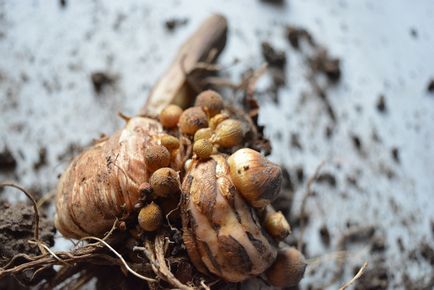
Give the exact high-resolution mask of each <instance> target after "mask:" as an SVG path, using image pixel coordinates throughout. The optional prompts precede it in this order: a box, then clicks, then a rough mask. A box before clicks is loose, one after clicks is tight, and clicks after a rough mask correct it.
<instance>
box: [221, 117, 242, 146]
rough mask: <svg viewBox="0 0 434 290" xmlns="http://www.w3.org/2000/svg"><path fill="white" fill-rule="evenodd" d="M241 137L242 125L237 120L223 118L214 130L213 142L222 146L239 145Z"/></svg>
mask: <svg viewBox="0 0 434 290" xmlns="http://www.w3.org/2000/svg"><path fill="white" fill-rule="evenodd" d="M243 138H244V132H243V127H242V124H241V122H240V121H238V120H234V119H227V120H224V121H223V122H221V123H220V124H219V125H218V126H217V128H216V130H215V142H216V143H217V144H218V145H220V146H221V147H224V148H231V147H234V146H238V145H240V144H241V143H242V142H243Z"/></svg>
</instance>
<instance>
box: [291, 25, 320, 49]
mask: <svg viewBox="0 0 434 290" xmlns="http://www.w3.org/2000/svg"><path fill="white" fill-rule="evenodd" d="M286 37H287V38H288V40H289V43H290V44H291V46H292V47H293V48H294V49H297V50H298V49H300V45H301V42H302V41H306V42H307V43H309V44H310V45H311V46H315V42H314V40H313V37H312V35H311V34H310V33H309V32H308V31H307V30H306V29H304V28H301V27H297V26H292V25H289V26H287V27H286Z"/></svg>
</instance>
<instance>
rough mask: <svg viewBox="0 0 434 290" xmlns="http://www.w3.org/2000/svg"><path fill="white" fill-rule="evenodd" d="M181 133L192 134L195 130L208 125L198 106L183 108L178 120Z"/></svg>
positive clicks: (203, 113) (206, 118)
mask: <svg viewBox="0 0 434 290" xmlns="http://www.w3.org/2000/svg"><path fill="white" fill-rule="evenodd" d="M178 126H179V130H180V131H181V133H184V134H188V135H194V133H196V131H197V130H199V129H201V128H206V127H208V117H207V116H206V114H205V112H204V111H203V110H202V109H201V108H200V107H193V108H189V109H187V110H185V111H184V112H183V113H182V115H181V117H180V118H179V122H178Z"/></svg>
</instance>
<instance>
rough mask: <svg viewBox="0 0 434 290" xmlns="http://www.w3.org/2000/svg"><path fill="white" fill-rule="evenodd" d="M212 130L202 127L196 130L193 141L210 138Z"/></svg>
mask: <svg viewBox="0 0 434 290" xmlns="http://www.w3.org/2000/svg"><path fill="white" fill-rule="evenodd" d="M212 134H213V132H212V130H211V128H202V129H199V130H197V131H196V133H195V134H194V142H196V141H197V140H200V139H210V138H211V136H212Z"/></svg>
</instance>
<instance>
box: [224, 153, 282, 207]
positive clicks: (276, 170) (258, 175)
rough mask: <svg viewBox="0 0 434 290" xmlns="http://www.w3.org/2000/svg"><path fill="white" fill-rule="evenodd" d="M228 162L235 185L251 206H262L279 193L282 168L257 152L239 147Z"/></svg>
mask: <svg viewBox="0 0 434 290" xmlns="http://www.w3.org/2000/svg"><path fill="white" fill-rule="evenodd" d="M228 164H229V168H230V175H231V178H232V181H233V183H234V185H235V187H236V188H237V189H238V190H239V192H240V193H241V195H242V196H243V197H244V198H245V199H246V200H247V202H249V204H250V205H251V206H253V207H255V208H263V207H265V206H267V205H269V204H270V202H271V201H273V200H274V199H275V198H276V197H277V195H278V194H279V191H280V187H281V184H282V170H281V169H280V167H279V166H278V165H277V164H274V163H273V162H271V161H269V160H267V159H266V158H265V157H264V156H262V155H261V154H260V153H259V152H257V151H255V150H253V149H250V148H242V149H239V150H238V151H236V152H235V153H233V154H232V155H231V156H229V158H228Z"/></svg>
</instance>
